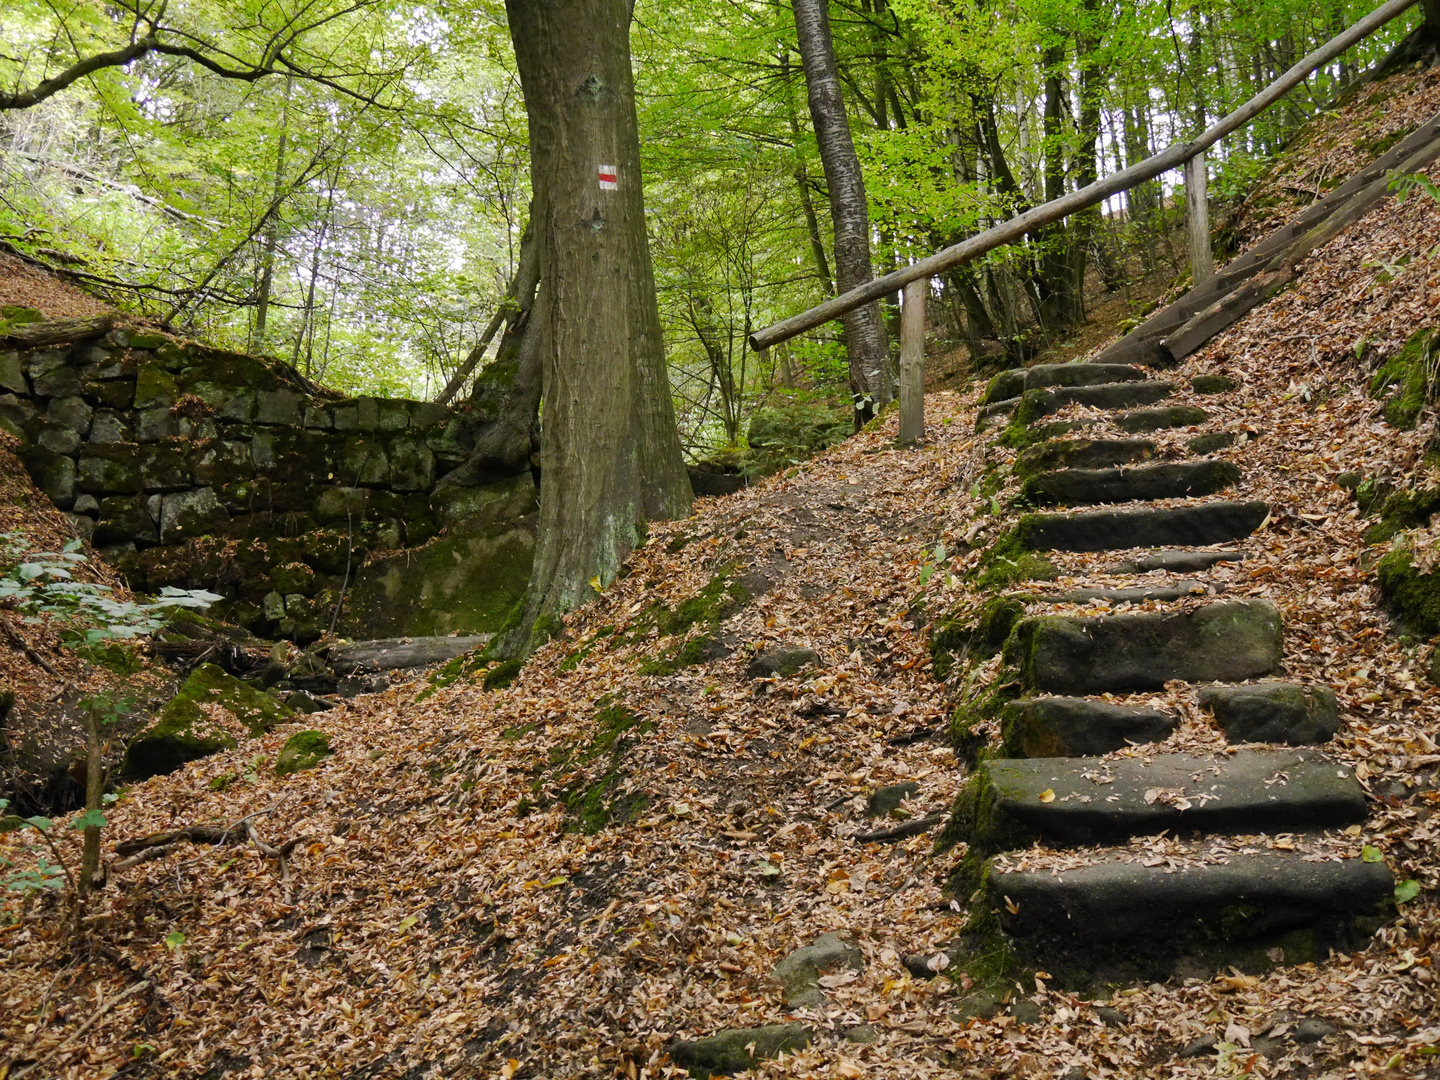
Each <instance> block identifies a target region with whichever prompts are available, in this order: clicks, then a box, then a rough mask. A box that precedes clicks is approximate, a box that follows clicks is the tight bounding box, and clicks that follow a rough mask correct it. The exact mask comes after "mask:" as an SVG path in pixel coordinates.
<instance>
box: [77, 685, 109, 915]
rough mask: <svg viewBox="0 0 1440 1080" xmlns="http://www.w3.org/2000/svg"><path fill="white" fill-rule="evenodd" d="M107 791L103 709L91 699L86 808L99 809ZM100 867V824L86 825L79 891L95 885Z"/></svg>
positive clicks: (87, 719) (87, 722) (87, 723)
mask: <svg viewBox="0 0 1440 1080" xmlns="http://www.w3.org/2000/svg"><path fill="white" fill-rule="evenodd" d="M104 794H105V744H104V742H103V741H102V739H101V737H100V709H99V707H98V706H97V705H96V704H95V703H94V702H91V704H90V707H89V708H88V709H86V710H85V809H86V810H87V811H91V810H99V809H100V807H101V806H102V805H103V803H104V798H103V796H104ZM99 870H100V827H99V826H98V825H87V826H86V827H85V835H84V840H83V842H82V845H81V850H80V891H81V892H89V891H90V890H92V889H93V888H94V887H95V875H96V874H97V873H98V872H99Z"/></svg>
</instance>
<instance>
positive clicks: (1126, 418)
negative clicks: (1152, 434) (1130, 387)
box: [1111, 405, 1210, 435]
mask: <svg viewBox="0 0 1440 1080" xmlns="http://www.w3.org/2000/svg"><path fill="white" fill-rule="evenodd" d="M1208 419H1210V414H1209V413H1207V412H1206V411H1205V410H1204V409H1202V408H1200V407H1199V406H1198V405H1169V406H1166V407H1165V408H1163V409H1135V410H1133V411H1131V412H1124V413H1120V414H1119V415H1118V416H1114V417H1111V420H1112V422H1113V423H1114V424H1115V426H1116V427H1118V428H1119V429H1120V430H1121V431H1128V432H1130V434H1132V435H1134V434H1137V433H1139V432H1141V431H1161V430H1163V429H1165V428H1181V427H1194V426H1195V425H1196V424H1203V423H1204V422H1205V421H1206V420H1208Z"/></svg>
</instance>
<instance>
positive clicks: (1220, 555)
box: [1104, 550, 1245, 574]
mask: <svg viewBox="0 0 1440 1080" xmlns="http://www.w3.org/2000/svg"><path fill="white" fill-rule="evenodd" d="M1244 561H1245V556H1244V555H1241V554H1240V553H1239V552H1238V551H1175V550H1171V551H1152V552H1150V553H1149V554H1148V555H1140V556H1137V557H1136V558H1134V559H1126V560H1125V561H1124V562H1118V563H1114V564H1112V565H1111V566H1108V567H1106V569H1105V570H1104V573H1107V574H1148V573H1150V572H1151V571H1152V570H1166V571H1169V572H1171V573H1176V574H1194V573H1197V572H1198V571H1201V570H1209V569H1210V568H1211V567H1212V566H1218V565H1219V564H1220V563H1222V562H1244Z"/></svg>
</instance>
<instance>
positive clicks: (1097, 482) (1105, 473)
mask: <svg viewBox="0 0 1440 1080" xmlns="http://www.w3.org/2000/svg"><path fill="white" fill-rule="evenodd" d="M1239 479H1240V468H1239V466H1237V465H1235V464H1234V463H1233V462H1229V461H1218V460H1215V459H1207V460H1205V461H1176V462H1170V461H1167V462H1161V463H1159V464H1156V465H1141V466H1139V467H1137V468H1133V469H1124V468H1121V469H1057V470H1055V471H1053V472H1042V473H1037V474H1036V475H1034V476H1031V477H1029V478H1028V479H1027V480H1026V481H1025V483H1024V485H1023V486H1022V487H1021V489H1020V493H1021V495H1022V496H1024V498H1026V499H1027V500H1029V501H1030V502H1031V503H1033V504H1034V505H1036V506H1054V505H1057V504H1060V505H1074V504H1077V503H1121V502H1139V501H1142V500H1144V501H1150V500H1155V499H1184V498H1192V497H1196V496H1201V495H1214V494H1216V493H1217V492H1220V491H1224V490H1225V489H1226V488H1227V487H1230V486H1231V485H1232V484H1234V483H1236V482H1237V481H1238V480H1239Z"/></svg>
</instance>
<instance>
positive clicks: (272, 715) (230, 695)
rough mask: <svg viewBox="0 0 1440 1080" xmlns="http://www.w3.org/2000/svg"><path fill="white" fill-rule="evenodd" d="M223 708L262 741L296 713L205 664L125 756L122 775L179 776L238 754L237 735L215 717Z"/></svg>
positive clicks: (136, 739)
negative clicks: (203, 761)
mask: <svg viewBox="0 0 1440 1080" xmlns="http://www.w3.org/2000/svg"><path fill="white" fill-rule="evenodd" d="M217 707H218V708H219V709H221V710H223V711H224V712H226V713H228V714H229V715H230V717H231V718H232V719H233V720H234V721H237V722H238V723H239V724H240V725H242V726H244V727H245V728H246V729H248V730H249V732H250V734H251V735H262V734H264V733H265V732H267V731H269V730H270V729H271V728H272V727H274V726H275V725H276V724H278V723H280V722H281V721H282V720H287V719H289V718H290V717H291V716H293V715H295V714H294V710H292V709H290V708H289V707H288V706H287V705H285V704H284V703H282V702H280V701H277V700H276V699H275V698H273V697H271V696H270V695H269V694H264V693H261V692H260V691H258V690H256V689H254V688H253V687H250V686H247V685H246V684H245V683H243V682H241V681H240V680H239V679H237V678H235V677H234V676H232V675H227V674H226V673H225V672H224V671H222V670H221V669H220V668H218V667H216V666H215V665H214V664H202V665H200V667H198V668H196V669H195V671H194V672H193V673H192V674H191V675H190V677H189V678H188V679H186V680H185V683H184V685H182V686H181V687H180V691H179V693H177V694H176V695H175V697H174V698H172V699H171V700H170V702H169V704H167V705H166V706H165V708H164V709H162V710H161V711H160V715H159V716H157V717H156V718H155V721H154V722H153V723H152V724H150V725H149V726H148V727H146V728H144V729H143V730H142V731H141V732H140V733H139V734H138V735H137V736H136V737H135V738H134V739H132V740H131V742H130V745H129V746H128V747H127V748H126V750H125V760H124V763H123V764H122V766H121V774H122V775H123V776H124V777H125V778H126V779H127V780H143V779H145V778H147V777H151V776H159V775H163V774H165V773H171V772H174V771H175V770H176V769H178V768H180V766H182V765H184V764H185V763H186V762H187V761H194V760H196V759H198V758H203V757H208V756H209V755H211V754H214V753H218V752H219V751H221V750H228V749H232V748H234V747H235V746H236V745H238V744H237V740H236V738H235V735H234V734H232V732H231V730H230V728H229V726H227V725H226V724H225V723H224V722H223V721H222V719H220V718H218V717H216V716H215V715H214V714H213V711H212V710H213V709H215V708H217Z"/></svg>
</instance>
